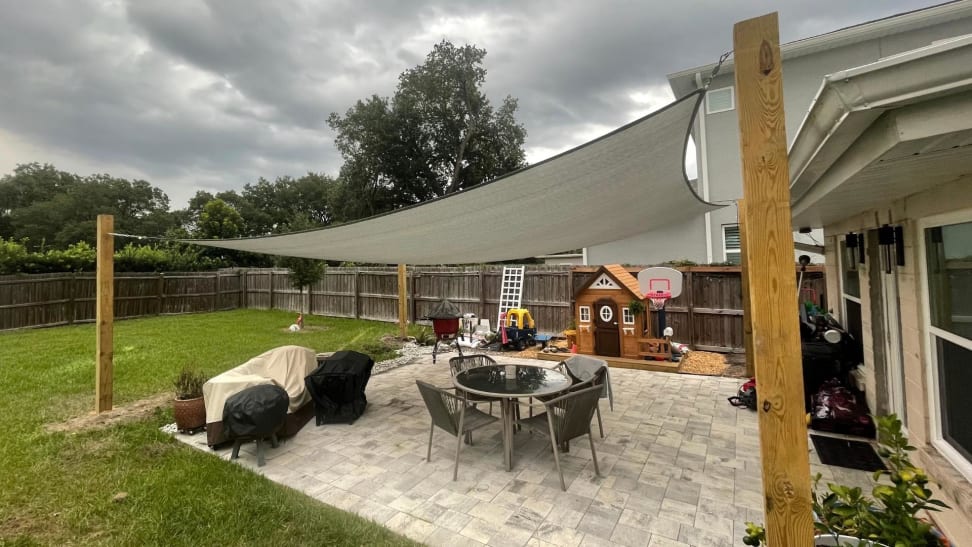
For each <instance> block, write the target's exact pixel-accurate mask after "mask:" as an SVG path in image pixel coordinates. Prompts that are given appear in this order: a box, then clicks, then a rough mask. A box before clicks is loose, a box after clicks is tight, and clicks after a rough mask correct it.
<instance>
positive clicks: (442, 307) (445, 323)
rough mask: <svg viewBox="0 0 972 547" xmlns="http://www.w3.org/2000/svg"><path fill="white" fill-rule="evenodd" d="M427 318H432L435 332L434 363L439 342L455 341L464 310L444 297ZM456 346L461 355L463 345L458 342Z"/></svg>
mask: <svg viewBox="0 0 972 547" xmlns="http://www.w3.org/2000/svg"><path fill="white" fill-rule="evenodd" d="M425 318H426V319H431V320H432V330H433V331H434V332H435V345H434V346H433V347H432V364H435V354H436V353H437V352H438V351H439V342H445V343H446V344H451V343H452V342H453V341H455V339H456V336H457V335H458V333H459V319H460V318H462V312H461V311H459V307H458V306H456V305H455V304H453V303H452V302H449V301H448V300H446V299H442V300H440V301H439V303H438V304H436V305H435V307H434V308H432V311H430V312H429V314H428V315H426V316H425ZM456 348H457V349H458V350H459V355H462V346H460V345H459V344H456Z"/></svg>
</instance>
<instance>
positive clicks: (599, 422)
mask: <svg viewBox="0 0 972 547" xmlns="http://www.w3.org/2000/svg"><path fill="white" fill-rule="evenodd" d="M594 410H595V412H596V413H597V428H598V429H600V430H601V438H602V439H603V438H604V422H602V421H601V405H600V404H598V405H596V406H595V407H594Z"/></svg>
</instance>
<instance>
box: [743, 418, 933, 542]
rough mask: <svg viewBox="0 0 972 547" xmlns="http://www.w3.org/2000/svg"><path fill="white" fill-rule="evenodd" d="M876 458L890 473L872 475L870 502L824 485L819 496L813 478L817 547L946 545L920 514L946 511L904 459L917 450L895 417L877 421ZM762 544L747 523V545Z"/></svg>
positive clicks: (759, 531)
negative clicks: (877, 456)
mask: <svg viewBox="0 0 972 547" xmlns="http://www.w3.org/2000/svg"><path fill="white" fill-rule="evenodd" d="M876 422H877V426H878V443H879V445H880V447H879V450H878V453H879V454H880V455H881V457H882V458H884V459H885V462H886V463H887V466H888V469H887V470H882V471H876V472H875V473H874V480H875V481H877V480H879V479H880V478H881V477H882V476H883V477H886V478H887V479H888V480H886V481H881V482H879V483H878V484H876V485H875V486H874V488H873V490H872V491H871V496H867V495H865V494H864V493H863V491H862V490H861V488H852V487H849V486H844V485H839V484H828V485H827V489H826V490H824V491H822V492H821V491H820V490H821V489H819V488H818V486H819V484H820V474H819V473H818V474H817V475H816V476H815V477H814V488H813V490H814V491H813V512H814V528H815V529H816V530H817V534H818V535H817V536H815V545H851V546H888V545H915V546H919V545H921V546H924V545H927V546H939V545H949V543H948V540H946V539H945V538H944V537H943V536H942V535H941V534H940V533H938V532H937V530H935V529H934V527H933V526H932V524H931V523H930V522H928V521H926V520H924V519H922V518H921V517H919V516H918V515H919V513H921V512H922V511H939V510H940V509H941V508H947V507H948V505H946V504H945V503H944V502H942V501H941V500H937V499H934V498H933V497H932V491H931V490H930V489H929V488H928V482H929V479H928V476H927V475H926V474H925V471H924V470H923V469H921V468H919V467H916V466H915V465H914V464H912V463H911V459H910V458H909V456H908V453H909V452H911V451H913V450H914V449H915V448H914V447H913V446H910V445H908V438H907V437H905V435H904V433H902V431H901V420H899V419H898V417H897V416H896V415H894V414H891V415H888V416H880V417H878V418H877V419H876ZM765 540H766V532H765V530H764V529H763V527H762V526H758V525H756V524H753V523H751V522H747V523H746V536H745V537H743V543H744V544H746V545H761V544H762V543H763V542H764V541H765Z"/></svg>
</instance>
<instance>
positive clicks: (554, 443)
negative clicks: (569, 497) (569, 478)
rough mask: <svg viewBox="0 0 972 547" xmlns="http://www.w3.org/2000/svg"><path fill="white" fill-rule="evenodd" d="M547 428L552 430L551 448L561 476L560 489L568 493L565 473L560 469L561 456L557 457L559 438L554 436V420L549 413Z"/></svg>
mask: <svg viewBox="0 0 972 547" xmlns="http://www.w3.org/2000/svg"><path fill="white" fill-rule="evenodd" d="M547 427H549V428H550V448H552V449H553V455H554V463H555V464H556V465H557V473H558V474H559V475H560V487H561V488H562V489H563V490H564V492H566V491H567V483H566V482H564V471H563V470H562V469H561V468H560V456H558V455H557V437H556V435H554V427H553V420H552V418H551V417H550V413H549V412H548V413H547Z"/></svg>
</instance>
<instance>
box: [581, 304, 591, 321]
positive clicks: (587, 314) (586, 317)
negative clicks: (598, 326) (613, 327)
mask: <svg viewBox="0 0 972 547" xmlns="http://www.w3.org/2000/svg"><path fill="white" fill-rule="evenodd" d="M578 310H579V311H580V320H581V323H590V322H591V307H590V306H581V307H580V308H578Z"/></svg>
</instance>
